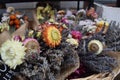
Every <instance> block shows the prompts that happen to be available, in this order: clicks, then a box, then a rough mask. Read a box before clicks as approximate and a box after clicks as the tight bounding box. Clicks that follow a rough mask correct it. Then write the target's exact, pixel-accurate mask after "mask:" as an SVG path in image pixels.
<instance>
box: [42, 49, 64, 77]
mask: <svg viewBox="0 0 120 80" xmlns="http://www.w3.org/2000/svg"><path fill="white" fill-rule="evenodd" d="M43 56H45V57H46V59H47V60H48V64H49V67H50V70H51V71H52V73H53V74H54V75H55V76H56V75H59V73H60V70H61V64H62V62H63V61H64V60H63V56H64V52H63V51H62V50H58V49H53V50H52V49H48V50H46V52H44V54H43Z"/></svg>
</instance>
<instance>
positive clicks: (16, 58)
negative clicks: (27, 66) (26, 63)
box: [0, 40, 25, 69]
mask: <svg viewBox="0 0 120 80" xmlns="http://www.w3.org/2000/svg"><path fill="white" fill-rule="evenodd" d="M22 45H23V44H22V42H19V41H15V40H7V41H6V42H5V43H3V44H2V46H1V48H0V55H1V58H2V60H3V61H4V63H5V64H6V65H8V66H9V67H10V68H12V69H15V68H16V66H17V65H20V64H22V63H23V59H24V56H25V47H24V46H22Z"/></svg>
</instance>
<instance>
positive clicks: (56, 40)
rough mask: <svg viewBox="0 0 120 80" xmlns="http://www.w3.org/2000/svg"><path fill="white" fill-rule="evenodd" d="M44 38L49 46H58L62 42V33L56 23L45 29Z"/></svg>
mask: <svg viewBox="0 0 120 80" xmlns="http://www.w3.org/2000/svg"><path fill="white" fill-rule="evenodd" d="M42 36H43V40H44V42H46V44H47V45H48V46H49V47H52V48H54V47H56V46H58V45H59V44H60V42H61V38H62V36H61V33H60V31H59V30H58V29H57V27H56V26H55V25H49V26H47V27H46V28H45V29H44V30H43V34H42Z"/></svg>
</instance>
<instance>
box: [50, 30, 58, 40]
mask: <svg viewBox="0 0 120 80" xmlns="http://www.w3.org/2000/svg"><path fill="white" fill-rule="evenodd" d="M51 36H52V39H53V40H57V39H59V36H58V32H57V31H56V30H52V32H51Z"/></svg>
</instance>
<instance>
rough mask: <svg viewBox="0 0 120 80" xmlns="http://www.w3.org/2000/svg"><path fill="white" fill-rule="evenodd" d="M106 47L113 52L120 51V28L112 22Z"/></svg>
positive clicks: (106, 36)
mask: <svg viewBox="0 0 120 80" xmlns="http://www.w3.org/2000/svg"><path fill="white" fill-rule="evenodd" d="M105 40H106V45H107V47H108V48H111V49H112V50H113V51H120V28H119V24H116V22H115V21H112V22H111V24H110V26H109V28H108V31H107V33H106V34H105Z"/></svg>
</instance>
